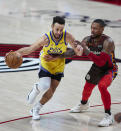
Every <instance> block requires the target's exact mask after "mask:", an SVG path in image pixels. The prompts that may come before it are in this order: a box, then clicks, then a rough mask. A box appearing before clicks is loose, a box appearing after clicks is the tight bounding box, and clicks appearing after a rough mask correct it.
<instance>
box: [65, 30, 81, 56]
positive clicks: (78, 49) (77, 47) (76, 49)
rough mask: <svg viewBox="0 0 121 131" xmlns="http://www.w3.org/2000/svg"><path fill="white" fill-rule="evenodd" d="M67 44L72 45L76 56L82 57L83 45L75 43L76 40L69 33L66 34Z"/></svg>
mask: <svg viewBox="0 0 121 131" xmlns="http://www.w3.org/2000/svg"><path fill="white" fill-rule="evenodd" d="M66 43H69V44H70V45H71V47H72V48H73V50H74V52H75V54H76V55H78V56H81V55H82V53H83V49H82V47H81V45H77V44H76V42H75V38H74V37H73V36H72V35H71V34H70V33H68V32H67V33H66Z"/></svg>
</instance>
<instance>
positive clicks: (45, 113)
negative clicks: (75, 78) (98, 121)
mask: <svg viewBox="0 0 121 131" xmlns="http://www.w3.org/2000/svg"><path fill="white" fill-rule="evenodd" d="M111 104H121V102H116V103H111ZM99 106H103V104H101V105H92V106H90V107H99ZM69 110H70V109H65V110H58V111H52V112H47V113H43V114H40V115H47V114H53V113H57V112H63V111H69ZM30 117H32V116H26V117H20V118H16V119H12V120H8V121H3V122H0V124H4V123H9V122H13V121H18V120H22V119H27V118H30Z"/></svg>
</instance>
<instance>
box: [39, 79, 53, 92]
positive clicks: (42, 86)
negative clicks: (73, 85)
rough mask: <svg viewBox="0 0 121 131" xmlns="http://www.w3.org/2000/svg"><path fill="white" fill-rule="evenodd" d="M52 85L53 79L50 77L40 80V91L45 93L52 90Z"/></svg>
mask: <svg viewBox="0 0 121 131" xmlns="http://www.w3.org/2000/svg"><path fill="white" fill-rule="evenodd" d="M50 85H51V78H50V77H42V78H40V79H39V82H38V89H39V90H43V91H45V90H48V89H49V88H50Z"/></svg>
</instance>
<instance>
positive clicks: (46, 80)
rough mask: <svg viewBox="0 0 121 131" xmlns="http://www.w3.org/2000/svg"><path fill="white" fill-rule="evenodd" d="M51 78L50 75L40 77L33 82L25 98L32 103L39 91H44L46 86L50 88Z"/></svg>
mask: <svg viewBox="0 0 121 131" xmlns="http://www.w3.org/2000/svg"><path fill="white" fill-rule="evenodd" d="M50 84H51V78H50V77H41V78H40V79H39V81H38V83H35V84H34V87H33V89H32V90H31V91H30V93H29V94H28V97H27V100H28V103H29V104H33V103H34V101H35V99H36V97H37V96H38V94H39V93H40V91H41V92H42V93H44V92H45V91H46V90H47V89H48V88H50Z"/></svg>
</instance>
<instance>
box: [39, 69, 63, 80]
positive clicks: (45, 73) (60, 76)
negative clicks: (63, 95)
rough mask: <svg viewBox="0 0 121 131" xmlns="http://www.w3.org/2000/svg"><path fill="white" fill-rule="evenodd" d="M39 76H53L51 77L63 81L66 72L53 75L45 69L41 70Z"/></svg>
mask: <svg viewBox="0 0 121 131" xmlns="http://www.w3.org/2000/svg"><path fill="white" fill-rule="evenodd" d="M38 76H39V78H42V77H51V79H55V80H57V81H61V78H62V77H64V74H63V73H58V74H56V75H53V74H51V73H49V72H46V71H44V70H42V69H41V70H40V71H39V73H38Z"/></svg>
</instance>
